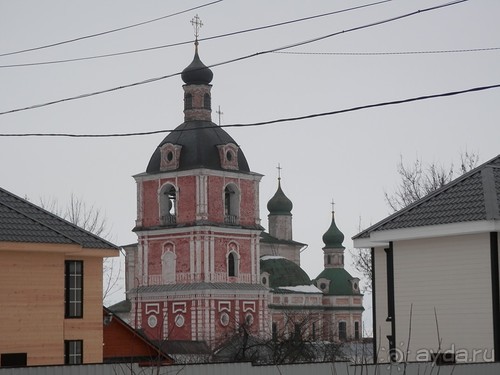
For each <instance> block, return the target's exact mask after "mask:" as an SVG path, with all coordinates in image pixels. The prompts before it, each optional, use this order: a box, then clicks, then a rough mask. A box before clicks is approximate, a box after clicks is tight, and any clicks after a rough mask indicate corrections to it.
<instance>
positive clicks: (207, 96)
mask: <svg viewBox="0 0 500 375" xmlns="http://www.w3.org/2000/svg"><path fill="white" fill-rule="evenodd" d="M203 108H205V109H211V108H212V104H211V100H210V94H205V95H204V96H203Z"/></svg>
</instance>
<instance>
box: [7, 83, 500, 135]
mask: <svg viewBox="0 0 500 375" xmlns="http://www.w3.org/2000/svg"><path fill="white" fill-rule="evenodd" d="M498 88H500V84H495V85H489V86H479V87H473V88H469V89H465V90H459V91H449V92H445V93H439V94H431V95H424V96H417V97H413V98H407V99H400V100H392V101H389V102H380V103H373V104H365V105H360V106H356V107H351V108H345V109H340V110H335V111H329V112H321V113H314V114H309V115H304V116H298V117H287V118H279V119H275V120H268V121H261V122H254V123H247V124H244V123H240V124H229V125H216V124H215V123H214V124H213V125H212V126H207V127H206V128H207V129H208V128H246V127H254V126H263V125H270V124H277V123H284V122H292V121H300V120H307V119H312V118H316V117H325V116H333V115H339V114H342V113H348V112H356V111H361V110H365V109H370V108H377V107H387V106H392V105H397V104H404V103H411V102H417V101H422V100H429V99H436V98H443V97H449V96H456V95H461V94H467V93H473V92H479V91H485V90H492V89H498ZM193 130H194V131H195V130H196V128H192V129H169V130H154V131H148V132H136V133H113V134H70V133H13V134H7V133H4V134H0V137H70V138H117V137H134V136H144V135H152V134H159V133H172V132H178V131H182V132H185V131H193Z"/></svg>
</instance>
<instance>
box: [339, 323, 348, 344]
mask: <svg viewBox="0 0 500 375" xmlns="http://www.w3.org/2000/svg"><path fill="white" fill-rule="evenodd" d="M339 340H340V341H345V340H347V323H346V322H339Z"/></svg>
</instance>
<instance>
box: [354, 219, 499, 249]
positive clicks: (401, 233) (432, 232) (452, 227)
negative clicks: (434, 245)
mask: <svg viewBox="0 0 500 375" xmlns="http://www.w3.org/2000/svg"><path fill="white" fill-rule="evenodd" d="M498 231H500V222H499V221H497V220H490V221H484V220H482V221H469V222H464V223H452V224H441V225H427V226H423V227H415V228H403V229H390V230H381V231H374V232H372V233H371V234H370V238H357V239H355V240H354V241H353V243H354V247H356V248H364V247H375V246H388V245H389V242H390V241H402V240H415V239H422V238H435V237H447V236H454V235H464V234H476V233H489V232H498Z"/></svg>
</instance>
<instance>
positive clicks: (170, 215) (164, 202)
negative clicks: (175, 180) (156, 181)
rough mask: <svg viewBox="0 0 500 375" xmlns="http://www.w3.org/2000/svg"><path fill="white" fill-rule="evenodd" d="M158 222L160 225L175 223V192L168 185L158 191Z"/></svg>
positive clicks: (171, 186)
mask: <svg viewBox="0 0 500 375" xmlns="http://www.w3.org/2000/svg"><path fill="white" fill-rule="evenodd" d="M160 222H161V224H162V225H171V224H176V223H177V192H176V190H175V186H173V185H170V184H167V185H165V186H163V187H162V188H161V190H160Z"/></svg>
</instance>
